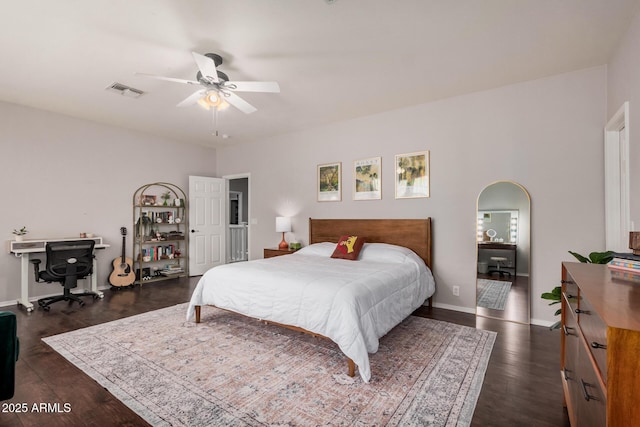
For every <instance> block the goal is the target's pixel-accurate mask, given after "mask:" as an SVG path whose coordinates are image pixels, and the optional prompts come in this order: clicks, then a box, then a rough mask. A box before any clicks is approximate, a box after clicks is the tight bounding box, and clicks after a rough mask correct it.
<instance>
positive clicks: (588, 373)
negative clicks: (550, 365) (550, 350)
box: [572, 343, 607, 427]
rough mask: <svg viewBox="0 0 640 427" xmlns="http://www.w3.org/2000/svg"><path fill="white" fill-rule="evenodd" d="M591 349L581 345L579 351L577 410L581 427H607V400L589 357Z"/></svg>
mask: <svg viewBox="0 0 640 427" xmlns="http://www.w3.org/2000/svg"><path fill="white" fill-rule="evenodd" d="M588 352H589V349H588V348H587V347H585V345H584V343H581V345H580V346H579V349H578V367H577V369H578V372H577V373H576V377H575V383H574V384H572V386H573V388H574V395H573V396H572V397H573V398H574V399H575V406H576V407H575V410H576V412H577V425H578V426H579V427H591V426H593V427H603V426H606V425H607V420H606V418H607V400H606V397H605V394H604V392H603V391H602V389H601V388H600V383H599V381H598V374H597V373H596V372H595V370H594V367H593V364H592V363H591V360H590V359H589V356H588Z"/></svg>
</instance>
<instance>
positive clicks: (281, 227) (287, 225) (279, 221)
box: [276, 216, 291, 233]
mask: <svg viewBox="0 0 640 427" xmlns="http://www.w3.org/2000/svg"><path fill="white" fill-rule="evenodd" d="M289 231H291V218H287V217H286V216H277V217H276V232H278V233H288V232H289Z"/></svg>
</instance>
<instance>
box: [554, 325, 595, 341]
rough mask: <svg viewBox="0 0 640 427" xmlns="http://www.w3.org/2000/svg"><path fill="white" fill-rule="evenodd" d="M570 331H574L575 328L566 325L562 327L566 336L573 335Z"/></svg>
mask: <svg viewBox="0 0 640 427" xmlns="http://www.w3.org/2000/svg"><path fill="white" fill-rule="evenodd" d="M569 329H574V328H572V327H571V326H567V325H564V326H563V327H562V331H563V332H564V334H565V335H573V334H572V333H571V332H569ZM592 345H593V344H592Z"/></svg>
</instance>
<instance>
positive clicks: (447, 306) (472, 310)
mask: <svg viewBox="0 0 640 427" xmlns="http://www.w3.org/2000/svg"><path fill="white" fill-rule="evenodd" d="M433 306H434V307H436V308H444V309H445V310H453V311H461V312H463V313H471V314H476V309H475V307H474V308H469V307H461V306H459V305H450V304H442V303H439V302H434V303H433Z"/></svg>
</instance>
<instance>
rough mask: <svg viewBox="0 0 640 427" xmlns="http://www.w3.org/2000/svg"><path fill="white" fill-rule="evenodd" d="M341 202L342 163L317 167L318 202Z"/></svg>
mask: <svg viewBox="0 0 640 427" xmlns="http://www.w3.org/2000/svg"><path fill="white" fill-rule="evenodd" d="M341 200H342V163H340V162H337V163H325V164H323V165H318V201H319V202H339V201H341Z"/></svg>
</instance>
